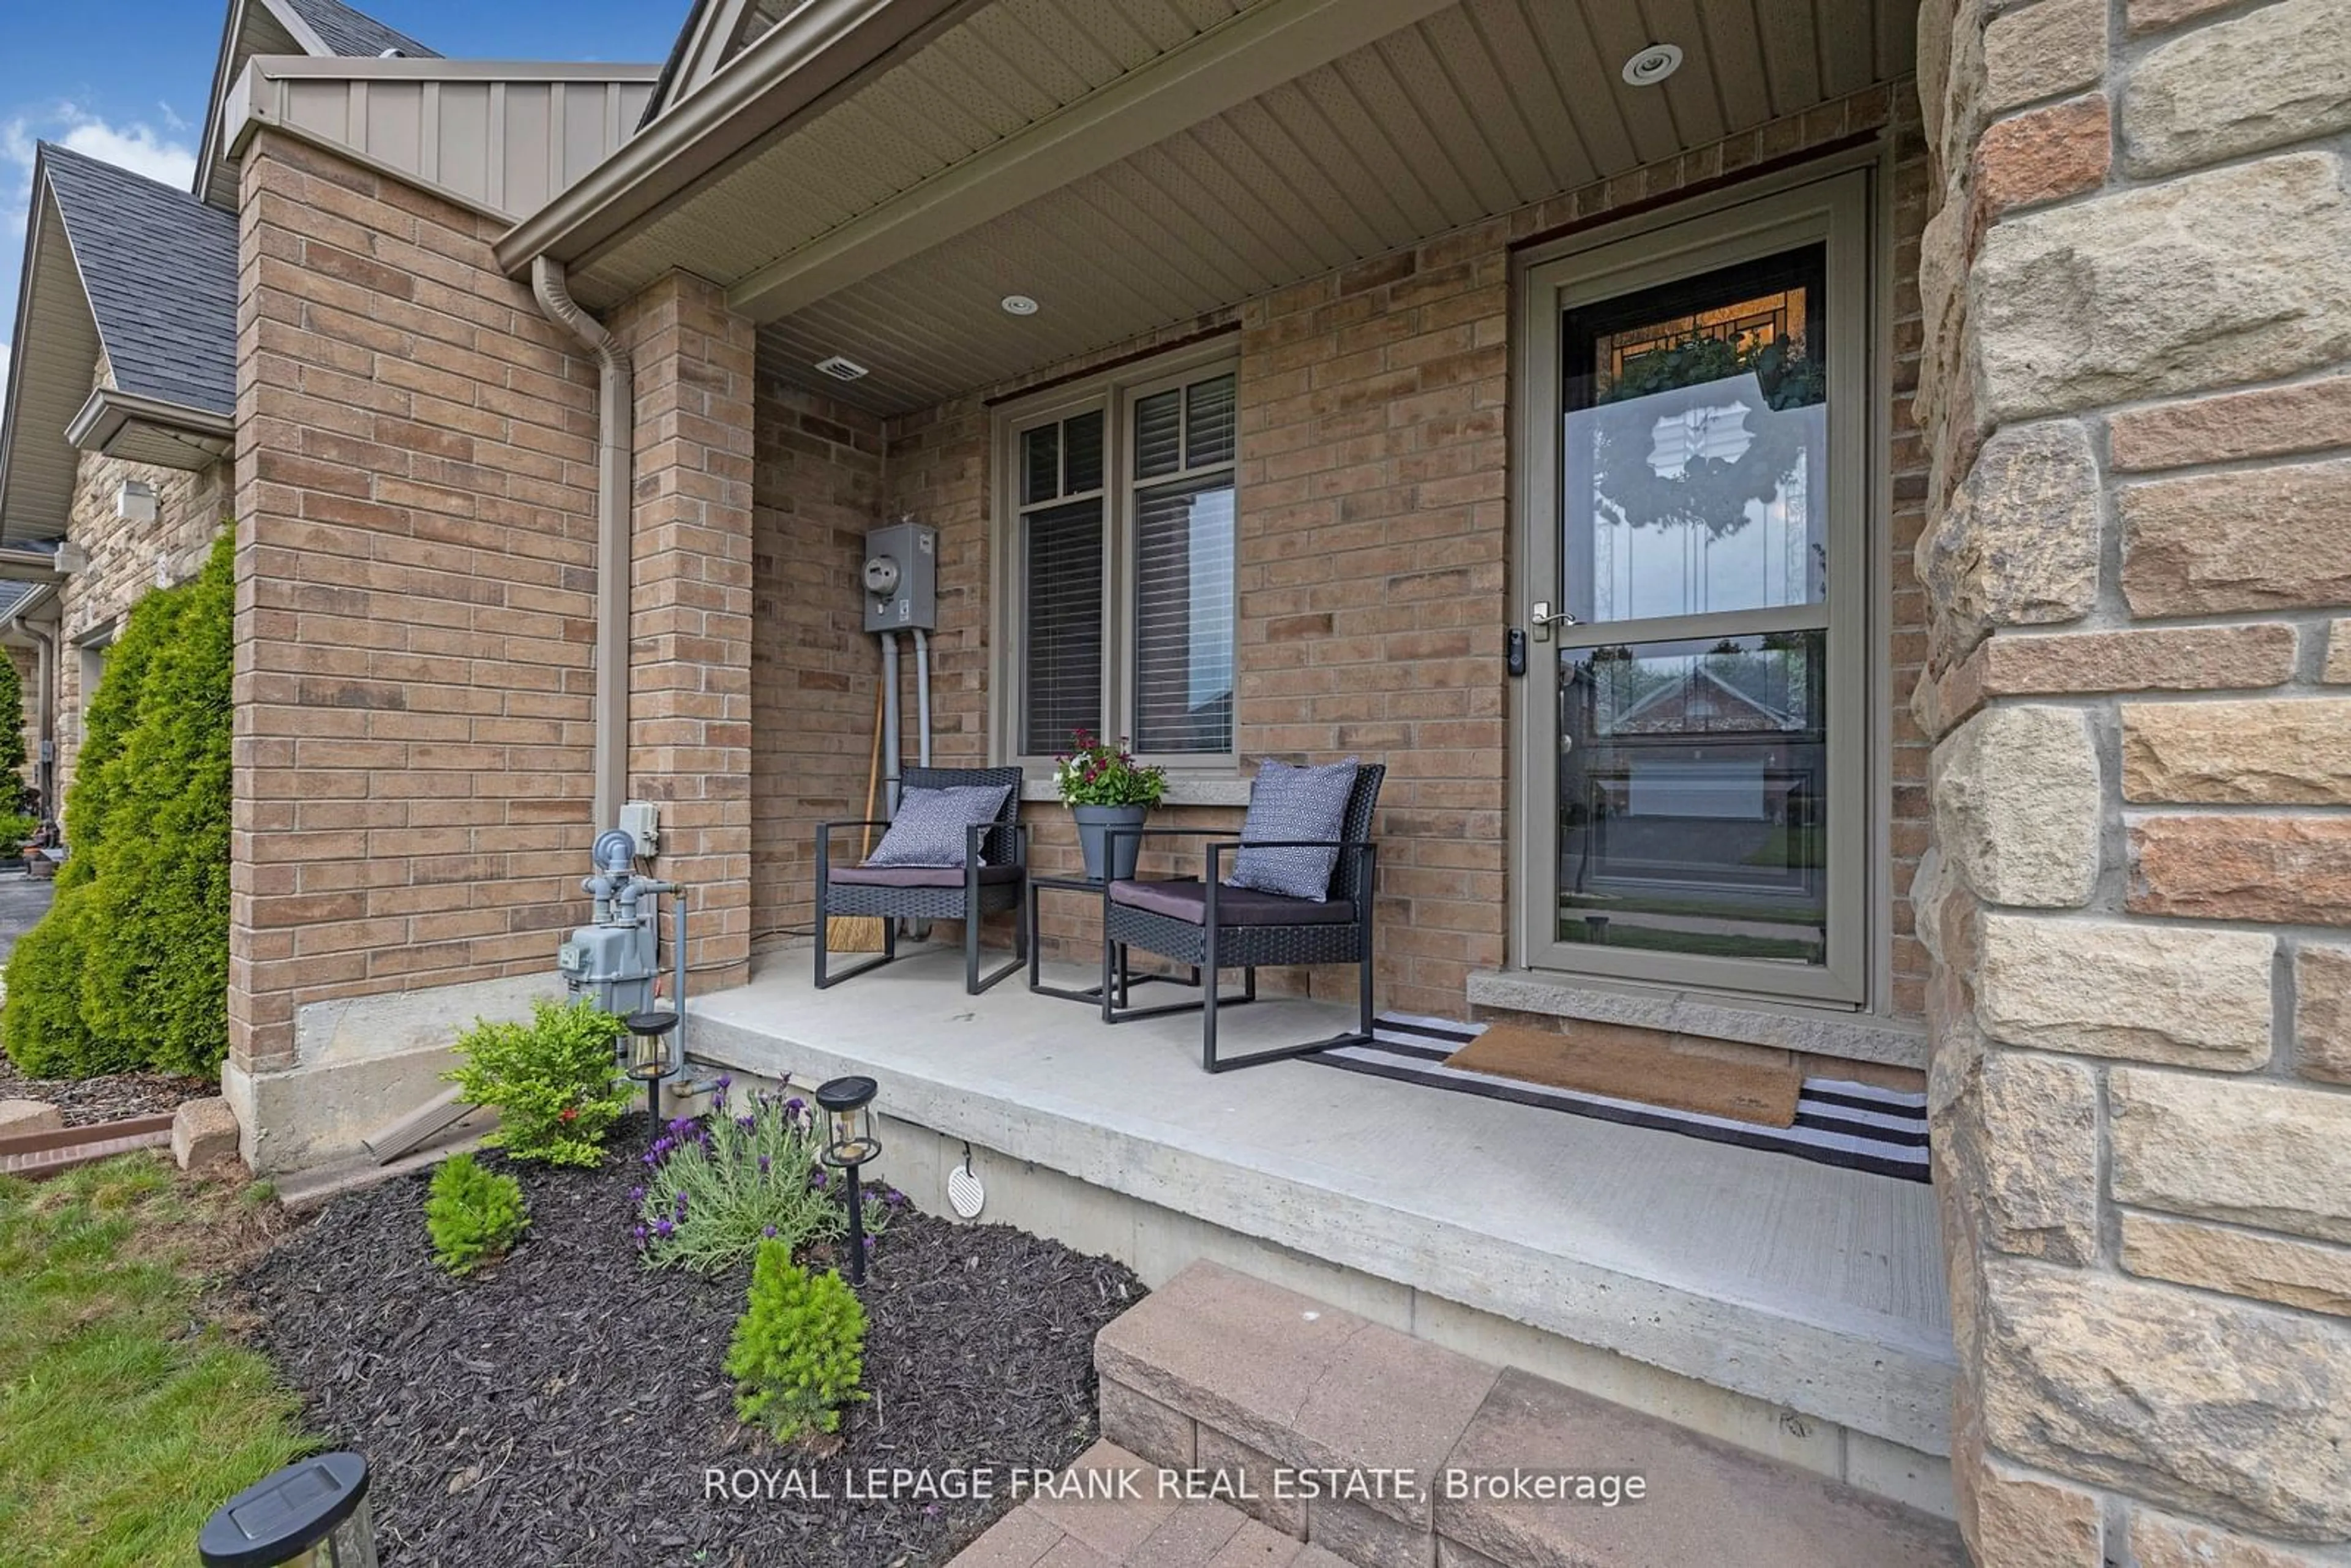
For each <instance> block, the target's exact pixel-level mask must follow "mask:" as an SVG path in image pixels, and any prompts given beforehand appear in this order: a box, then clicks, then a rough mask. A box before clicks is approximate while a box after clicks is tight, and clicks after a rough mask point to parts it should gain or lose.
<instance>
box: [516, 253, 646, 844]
mask: <svg viewBox="0 0 2351 1568" xmlns="http://www.w3.org/2000/svg"><path fill="white" fill-rule="evenodd" d="M530 287H531V293H532V294H533V295H534V296H535V297H537V298H538V308H539V309H540V310H541V311H543V312H545V313H546V316H547V319H549V320H550V321H552V322H554V323H555V324H556V325H557V326H558V327H560V328H562V329H564V330H565V331H566V332H568V333H569V334H570V335H571V337H572V338H573V339H574V340H577V341H578V342H579V343H580V346H581V347H582V348H585V349H586V350H588V351H589V352H590V353H591V354H593V355H595V356H596V365H597V369H598V371H599V372H600V374H599V384H598V388H597V395H596V423H597V431H598V452H597V464H596V704H595V711H596V739H595V780H596V789H595V805H594V807H593V808H592V810H593V813H594V821H595V825H596V830H597V831H599V832H601V831H603V830H604V829H606V828H609V827H611V826H612V825H613V824H614V823H616V822H618V821H620V818H621V800H622V797H623V796H624V795H625V794H626V793H627V792H628V787H629V545H630V540H629V523H630V497H631V492H632V489H633V487H634V486H633V485H632V481H631V477H630V470H631V464H632V455H633V454H632V440H633V437H634V434H635V429H634V426H635V412H636V393H635V392H634V390H633V383H632V374H631V370H630V365H629V351H628V350H626V349H623V348H622V347H621V345H620V343H619V342H618V341H617V340H615V339H614V338H613V336H612V334H611V333H610V332H607V331H606V330H605V329H603V327H602V326H601V324H600V323H599V322H598V321H597V320H596V319H595V318H594V317H592V316H590V315H589V314H588V312H586V311H585V310H582V309H581V308H580V307H579V305H578V304H576V303H575V302H574V301H573V300H572V298H571V295H570V292H569V288H568V287H566V279H565V277H564V271H563V264H562V263H561V262H559V261H557V260H556V259H554V258H553V257H552V256H538V257H535V258H534V259H533V260H532V262H531V264H530Z"/></svg>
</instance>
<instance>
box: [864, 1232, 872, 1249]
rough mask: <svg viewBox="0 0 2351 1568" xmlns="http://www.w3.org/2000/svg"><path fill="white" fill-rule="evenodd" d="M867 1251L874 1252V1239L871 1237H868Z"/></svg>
mask: <svg viewBox="0 0 2351 1568" xmlns="http://www.w3.org/2000/svg"><path fill="white" fill-rule="evenodd" d="M865 1250H867V1251H868V1252H871V1251H872V1250H873V1238H872V1237H871V1236H869V1237H867V1238H866V1239H865Z"/></svg>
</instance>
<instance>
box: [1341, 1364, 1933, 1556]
mask: <svg viewBox="0 0 2351 1568" xmlns="http://www.w3.org/2000/svg"><path fill="white" fill-rule="evenodd" d="M1447 1470H1448V1473H1450V1472H1453V1471H1458V1472H1460V1473H1461V1474H1462V1475H1463V1476H1465V1477H1468V1478H1481V1477H1482V1478H1487V1479H1489V1480H1490V1479H1493V1478H1501V1477H1507V1476H1509V1475H1510V1474H1511V1473H1512V1472H1517V1473H1520V1474H1522V1475H1533V1474H1552V1473H1563V1474H1571V1475H1614V1476H1617V1477H1627V1476H1639V1477H1641V1478H1642V1479H1643V1480H1644V1482H1645V1484H1646V1498H1645V1499H1644V1500H1641V1501H1638V1502H1629V1501H1628V1502H1624V1503H1620V1504H1619V1505H1618V1506H1616V1507H1614V1508H1609V1507H1604V1506H1601V1505H1600V1504H1598V1503H1596V1502H1591V1501H1573V1500H1564V1501H1558V1500H1555V1501H1544V1500H1534V1499H1525V1498H1510V1497H1496V1496H1491V1495H1488V1496H1480V1497H1471V1498H1456V1497H1450V1496H1440V1497H1439V1498H1438V1499H1437V1532H1438V1534H1439V1536H1440V1537H1442V1538H1443V1539H1446V1540H1448V1541H1451V1542H1457V1543H1458V1544H1459V1545H1461V1546H1464V1547H1467V1548H1468V1549H1469V1550H1470V1551H1471V1552H1477V1553H1480V1554H1482V1555H1483V1556H1485V1557H1487V1558H1490V1559H1492V1560H1493V1561H1494V1562H1497V1563H1510V1564H1512V1568H1565V1565H1568V1564H1576V1565H1582V1564H1588V1563H1740V1564H1742V1565H1746V1568H1766V1565H1771V1568H1777V1565H1781V1564H1786V1565H1789V1568H1793V1565H1795V1564H1798V1563H1802V1564H1808V1565H1811V1568H1885V1565H1886V1564H1887V1563H1902V1564H1904V1565H1905V1568H1939V1565H1948V1568H1959V1565H1960V1564H1962V1563H1965V1562H1966V1557H1965V1554H1964V1552H1963V1551H1962V1549H1961V1547H1960V1544H1959V1531H1957V1530H1956V1529H1954V1528H1953V1527H1952V1526H1951V1525H1950V1524H1949V1522H1948V1521H1943V1520H1938V1519H1933V1518H1930V1517H1928V1515H1926V1514H1923V1513H1919V1512H1917V1511H1914V1510H1911V1509H1906V1508H1901V1507H1898V1506H1896V1505H1895V1504H1892V1503H1888V1502H1886V1501H1883V1500H1878V1499H1876V1498H1869V1497H1865V1495H1864V1494H1862V1493H1860V1492H1857V1491H1855V1490H1853V1489H1852V1488H1850V1487H1847V1486H1844V1485H1843V1484H1841V1483H1839V1482H1836V1481H1833V1480H1830V1479H1826V1478H1825V1477H1821V1476H1815V1475H1812V1474H1810V1473H1808V1472H1805V1471H1802V1470H1794V1469H1788V1468H1786V1467H1784V1466H1780V1465H1774V1464H1771V1463H1769V1462H1767V1461H1765V1460H1762V1459H1760V1458H1755V1457H1754V1456H1753V1455H1751V1454H1746V1453H1742V1452H1740V1450H1738V1449H1735V1448H1729V1446H1727V1445H1724V1444H1719V1443H1716V1442H1714V1441H1712V1440H1710V1439H1708V1438H1705V1437H1698V1436H1697V1435H1696V1434H1694V1433H1690V1432H1687V1431H1684V1430H1682V1429H1681V1428H1679V1427H1671V1426H1667V1425H1666V1424H1664V1423H1662V1422H1656V1421H1651V1420H1648V1419H1646V1417H1643V1416H1636V1415H1635V1414H1634V1413H1633V1412H1631V1411H1629V1410H1625V1409H1624V1408H1622V1407H1620V1406H1614V1405H1609V1404H1606V1403H1604V1402H1603V1401H1600V1400H1596V1399H1593V1398H1590V1397H1588V1396H1584V1395H1582V1394H1578V1393H1575V1392H1574V1391H1573V1390H1571V1389H1567V1388H1562V1387H1561V1386H1560V1385H1557V1384H1554V1383H1548V1382H1545V1381H1544V1380H1543V1379H1541V1378H1539V1377H1534V1376H1531V1375H1528V1374H1526V1373H1523V1372H1520V1371H1518V1370H1517V1369H1516V1368H1510V1369H1506V1370H1505V1371H1504V1372H1503V1373H1502V1375H1501V1376H1500V1378H1499V1379H1498V1380H1497V1381H1496V1383H1495V1385H1494V1391H1493V1393H1492V1394H1491V1395H1489V1396H1488V1398H1487V1400H1486V1404H1485V1406H1484V1407H1483V1408H1482V1409H1480V1410H1479V1414H1478V1418H1477V1419H1476V1420H1475V1421H1473V1422H1472V1423H1470V1427H1469V1430H1468V1432H1467V1433H1465V1434H1463V1436H1462V1439H1461V1442H1460V1445H1459V1446H1458V1448H1455V1450H1454V1451H1453V1454H1452V1456H1451V1457H1450V1458H1449V1459H1448V1460H1447ZM1312 1512H1313V1514H1314V1516H1315V1526H1316V1529H1317V1530H1318V1531H1319V1530H1320V1528H1321V1513H1322V1505H1321V1504H1320V1503H1319V1502H1318V1503H1316V1504H1315V1505H1314V1507H1313V1509H1312Z"/></svg>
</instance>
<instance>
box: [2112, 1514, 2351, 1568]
mask: <svg viewBox="0 0 2351 1568" xmlns="http://www.w3.org/2000/svg"><path fill="white" fill-rule="evenodd" d="M2130 1546H2131V1556H2132V1557H2133V1558H2134V1559H2135V1560H2136V1561H2137V1564H2138V1568H2329V1565H2330V1564H2335V1563H2341V1562H2342V1561H2343V1559H2342V1558H2341V1557H2340V1556H2339V1555H2337V1554H2335V1553H2334V1552H2327V1553H2325V1554H2324V1555H2315V1554H2310V1553H2304V1552H2296V1551H2294V1549H2293V1548H2292V1547H2288V1546H2279V1545H2276V1544H2274V1543H2273V1542H2266V1541H2248V1540H2246V1539H2245V1538H2244V1537H2243V1536H2241V1535H2233V1534H2231V1533H2230V1532H2229V1531H2225V1530H2215V1529H2214V1528H2212V1526H2210V1525H2209V1524H2204V1523H2200V1522H2199V1521H2194V1520H2187V1519H2173V1518H2170V1517H2168V1515H2165V1514H2160V1513H2158V1512H2156V1511H2153V1510H2152V1509H2145V1508H2134V1509H2133V1510H2131V1516H2130Z"/></svg>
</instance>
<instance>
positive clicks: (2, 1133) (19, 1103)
mask: <svg viewBox="0 0 2351 1568" xmlns="http://www.w3.org/2000/svg"><path fill="white" fill-rule="evenodd" d="M65 1124H66V1117H65V1113H64V1112H63V1111H60V1110H59V1109H57V1107H56V1106H55V1105H52V1104H50V1103H48V1102H47V1101H46V1100H0V1138H5V1137H12V1136H14V1135H15V1134H18V1133H54V1132H56V1131H57V1129H58V1128H60V1127H62V1126H64V1125H65ZM232 1152H234V1151H232Z"/></svg>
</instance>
